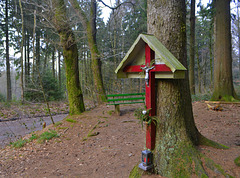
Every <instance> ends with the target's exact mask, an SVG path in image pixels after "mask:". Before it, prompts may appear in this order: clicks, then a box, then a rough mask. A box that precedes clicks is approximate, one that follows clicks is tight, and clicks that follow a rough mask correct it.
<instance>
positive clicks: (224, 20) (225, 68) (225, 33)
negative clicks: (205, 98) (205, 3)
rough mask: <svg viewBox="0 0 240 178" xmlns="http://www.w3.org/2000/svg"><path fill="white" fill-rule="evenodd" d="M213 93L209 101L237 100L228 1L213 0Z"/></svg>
mask: <svg viewBox="0 0 240 178" xmlns="http://www.w3.org/2000/svg"><path fill="white" fill-rule="evenodd" d="M214 28H215V29H214V32H215V39H214V92H213V96H212V99H211V100H225V101H232V100H234V98H237V96H236V93H235V91H234V87H233V79H232V46H231V15H230V0H215V18H214Z"/></svg>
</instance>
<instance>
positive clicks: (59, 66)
mask: <svg viewBox="0 0 240 178" xmlns="http://www.w3.org/2000/svg"><path fill="white" fill-rule="evenodd" d="M58 83H59V88H60V90H61V87H62V77H61V52H60V50H58Z"/></svg>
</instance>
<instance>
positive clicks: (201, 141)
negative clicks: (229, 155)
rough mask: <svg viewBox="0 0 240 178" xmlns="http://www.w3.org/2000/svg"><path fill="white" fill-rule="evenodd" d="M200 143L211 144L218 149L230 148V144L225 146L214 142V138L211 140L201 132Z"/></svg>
mask: <svg viewBox="0 0 240 178" xmlns="http://www.w3.org/2000/svg"><path fill="white" fill-rule="evenodd" d="M198 139H199V140H198V145H205V146H210V147H213V148H217V149H229V147H228V146H225V145H223V144H220V143H217V142H214V141H212V140H209V139H208V138H206V137H204V136H203V135H201V134H200V133H199V137H198Z"/></svg>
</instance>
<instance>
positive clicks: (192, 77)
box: [189, 0, 195, 95]
mask: <svg viewBox="0 0 240 178" xmlns="http://www.w3.org/2000/svg"><path fill="white" fill-rule="evenodd" d="M194 58H195V0H191V15H190V62H189V83H190V91H191V94H192V95H195V75H194V63H195V62H194Z"/></svg>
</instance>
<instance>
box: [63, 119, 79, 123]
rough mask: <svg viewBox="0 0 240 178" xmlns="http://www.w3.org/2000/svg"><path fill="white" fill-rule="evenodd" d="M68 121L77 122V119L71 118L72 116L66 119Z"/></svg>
mask: <svg viewBox="0 0 240 178" xmlns="http://www.w3.org/2000/svg"><path fill="white" fill-rule="evenodd" d="M66 121H67V122H71V123H77V121H76V120H74V119H70V118H68V119H66Z"/></svg>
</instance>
